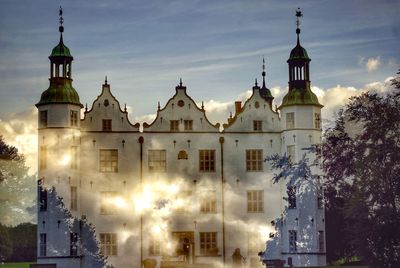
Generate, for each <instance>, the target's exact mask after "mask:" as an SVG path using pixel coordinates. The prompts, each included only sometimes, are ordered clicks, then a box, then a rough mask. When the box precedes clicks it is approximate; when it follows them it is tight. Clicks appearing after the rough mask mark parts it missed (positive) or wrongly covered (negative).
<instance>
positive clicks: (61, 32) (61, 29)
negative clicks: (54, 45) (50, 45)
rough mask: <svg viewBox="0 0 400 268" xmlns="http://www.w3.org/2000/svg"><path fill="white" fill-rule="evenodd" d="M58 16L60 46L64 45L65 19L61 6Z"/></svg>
mask: <svg viewBox="0 0 400 268" xmlns="http://www.w3.org/2000/svg"><path fill="white" fill-rule="evenodd" d="M58 16H59V17H60V18H59V22H60V27H58V31H59V32H60V44H62V43H63V32H64V26H63V23H64V18H63V10H62V7H61V6H60V9H59V11H58Z"/></svg>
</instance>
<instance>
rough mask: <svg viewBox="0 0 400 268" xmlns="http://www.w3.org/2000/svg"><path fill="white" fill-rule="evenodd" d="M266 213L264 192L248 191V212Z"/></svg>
mask: <svg viewBox="0 0 400 268" xmlns="http://www.w3.org/2000/svg"><path fill="white" fill-rule="evenodd" d="M263 211H264V191H263V190H252V191H247V212H263Z"/></svg>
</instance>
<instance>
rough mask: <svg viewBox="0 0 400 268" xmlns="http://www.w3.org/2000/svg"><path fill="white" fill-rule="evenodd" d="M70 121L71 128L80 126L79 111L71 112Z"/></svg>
mask: <svg viewBox="0 0 400 268" xmlns="http://www.w3.org/2000/svg"><path fill="white" fill-rule="evenodd" d="M69 119H70V125H71V127H76V126H78V111H73V110H70V111H69Z"/></svg>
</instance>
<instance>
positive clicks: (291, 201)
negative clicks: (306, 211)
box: [287, 186, 296, 209]
mask: <svg viewBox="0 0 400 268" xmlns="http://www.w3.org/2000/svg"><path fill="white" fill-rule="evenodd" d="M287 195H288V208H289V209H295V208H296V187H293V186H289V187H288V188H287Z"/></svg>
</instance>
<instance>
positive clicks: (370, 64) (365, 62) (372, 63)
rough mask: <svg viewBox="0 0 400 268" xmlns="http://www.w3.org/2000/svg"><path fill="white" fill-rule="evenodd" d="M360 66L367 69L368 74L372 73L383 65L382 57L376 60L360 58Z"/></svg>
mask: <svg viewBox="0 0 400 268" xmlns="http://www.w3.org/2000/svg"><path fill="white" fill-rule="evenodd" d="M359 63H360V65H362V66H364V67H365V68H367V70H368V72H372V71H375V70H377V69H378V67H379V66H380V65H382V61H381V57H380V56H377V57H376V58H368V59H366V58H364V57H363V58H360V61H359Z"/></svg>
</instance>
